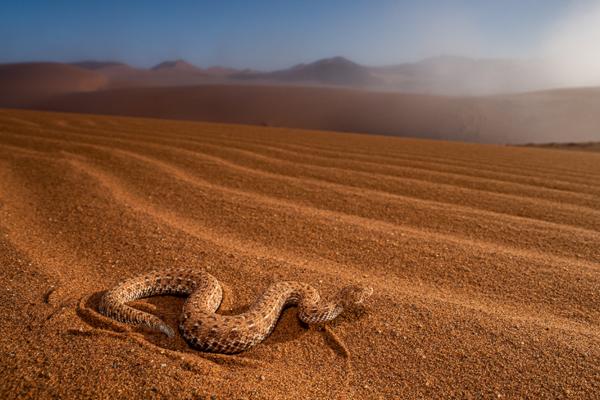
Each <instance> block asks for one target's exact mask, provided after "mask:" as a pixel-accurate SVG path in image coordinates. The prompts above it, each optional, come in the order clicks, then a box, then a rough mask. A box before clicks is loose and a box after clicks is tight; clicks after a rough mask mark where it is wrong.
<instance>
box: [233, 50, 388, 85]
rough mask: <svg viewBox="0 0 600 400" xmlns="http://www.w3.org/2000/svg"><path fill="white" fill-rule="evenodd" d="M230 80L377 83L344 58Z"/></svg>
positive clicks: (333, 58)
mask: <svg viewBox="0 0 600 400" xmlns="http://www.w3.org/2000/svg"><path fill="white" fill-rule="evenodd" d="M232 78H234V79H241V80H259V81H278V82H288V83H310V84H325V85H339V86H369V85H375V84H377V83H378V82H379V80H378V79H377V78H376V77H374V76H373V75H372V74H371V72H370V71H369V69H368V68H367V67H363V66H362V65H359V64H357V63H355V62H352V61H350V60H348V59H346V58H344V57H332V58H325V59H322V60H318V61H315V62H313V63H310V64H298V65H296V66H294V67H291V68H289V69H284V70H279V71H273V72H262V73H261V72H246V73H244V72H242V73H239V74H234V75H233V76H232Z"/></svg>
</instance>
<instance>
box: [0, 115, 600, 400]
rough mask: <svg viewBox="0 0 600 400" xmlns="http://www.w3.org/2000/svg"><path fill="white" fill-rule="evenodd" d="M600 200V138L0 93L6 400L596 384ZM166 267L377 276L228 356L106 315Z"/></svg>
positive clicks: (288, 315) (592, 392) (147, 304)
mask: <svg viewBox="0 0 600 400" xmlns="http://www.w3.org/2000/svg"><path fill="white" fill-rule="evenodd" d="M599 199H600V154H597V153H592V152H590V153H583V152H567V151H558V150H548V149H535V148H524V147H523V148H513V147H502V146H491V145H474V144H463V143H450V142H434V141H426V140H413V139H399V138H389V137H379V136H366V135H353V134H339V133H331V132H329V133H327V132H316V131H301V130H292V129H275V128H267V127H249V126H241V125H225V124H210V123H198V122H177V121H164V120H152V119H136V118H124V117H102V116H92V115H84V114H80V115H76V114H59V113H43V112H32V111H16V110H1V111H0V249H1V250H0V263H1V265H2V268H1V269H0V271H1V273H0V283H1V285H2V290H0V296H2V297H1V299H0V317H1V319H2V323H1V324H0V358H1V362H0V398H3V399H12V398H181V399H186V398H187V399H193V398H207V399H210V398H219V399H220V398H225V399H229V398H253V399H274V398H277V399H279V398H281V399H285V398H324V399H331V398H340V399H352V398H354V399H363V398H369V399H370V398H374V399H377V398H451V397H459V398H526V397H529V398H567V397H573V398H592V397H594V396H596V395H597V393H599V392H600V379H599V376H600V329H599V327H600V309H599V306H598V305H599V304H600V233H599V231H600V201H599ZM166 267H189V268H199V269H200V268H206V269H208V270H209V271H210V272H211V273H213V274H214V275H215V276H217V277H218V279H219V280H220V281H222V282H223V283H224V285H225V303H224V304H223V308H224V309H225V310H237V311H240V310H243V309H244V307H246V306H247V305H248V304H250V303H252V302H253V301H254V299H255V298H256V297H257V296H258V295H259V294H260V293H261V292H262V291H263V290H264V289H265V288H266V287H267V286H268V285H269V283H270V282H273V281H277V280H282V279H293V280H301V281H304V282H308V283H310V284H312V285H314V286H316V287H318V288H319V289H320V290H322V291H323V292H324V293H325V294H332V293H334V292H335V291H336V290H337V289H339V288H340V287H342V286H344V285H346V284H349V283H365V284H369V285H372V286H373V287H374V289H375V293H374V295H373V297H372V298H371V299H370V301H369V302H368V303H367V304H366V305H365V306H364V307H362V308H360V309H357V310H354V311H352V312H349V313H347V314H344V315H342V316H341V317H340V318H339V319H337V320H336V321H335V322H334V323H332V324H331V325H330V326H328V327H327V329H325V330H318V329H308V328H307V327H306V326H303V325H302V324H301V323H300V322H298V320H297V318H296V310H295V309H294V308H291V309H289V310H287V311H286V312H285V313H284V315H283V317H282V319H281V321H280V323H279V324H278V326H277V328H276V330H275V332H274V333H273V335H272V336H271V337H269V338H268V339H267V340H266V341H265V342H264V343H262V344H259V345H257V346H256V347H255V348H253V349H251V350H250V351H248V352H245V353H242V354H239V355H235V356H220V355H210V354H203V353H200V352H197V351H194V350H191V349H190V348H189V347H188V346H187V345H186V344H185V343H184V342H183V341H182V339H181V337H179V336H177V337H176V338H175V339H173V340H169V339H167V338H166V337H163V336H161V335H158V334H153V333H149V332H144V331H139V330H136V329H131V328H129V327H127V326H125V325H122V324H118V323H115V322H112V321H110V320H108V319H106V318H103V317H101V316H100V315H99V314H98V313H97V311H96V304H97V300H98V296H99V295H101V293H102V292H103V291H104V290H106V289H107V288H109V287H111V286H112V285H114V284H115V283H117V282H118V281H120V280H122V279H123V278H126V277H131V276H134V275H136V274H140V273H143V272H146V271H149V270H152V269H155V268H166ZM182 302H183V300H182V299H178V298H170V297H165V298H156V299H151V300H145V301H140V302H136V305H137V307H139V308H141V309H144V310H148V311H151V312H154V313H156V314H157V315H159V316H161V317H162V318H165V319H166V320H167V321H168V322H169V323H171V324H172V325H173V326H175V324H176V319H177V315H178V312H179V310H180V308H181V305H182Z"/></svg>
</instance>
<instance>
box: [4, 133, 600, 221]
mask: <svg viewBox="0 0 600 400" xmlns="http://www.w3.org/2000/svg"><path fill="white" fill-rule="evenodd" d="M13 135H17V136H22V135H21V134H13ZM83 136H85V137H89V136H92V135H85V134H83ZM36 137H38V138H39V139H41V140H47V141H48V140H50V141H64V139H60V138H55V137H46V136H44V137H41V136H36ZM92 139H95V138H94V137H93V136H92ZM114 140H117V141H120V142H126V143H127V142H129V143H136V144H139V143H137V142H136V141H131V140H126V139H113V141H114ZM79 143H81V144H82V145H83V144H86V143H89V142H79ZM143 146H145V147H157V148H161V149H164V148H168V149H172V150H174V151H179V152H184V153H186V154H190V155H192V156H194V157H200V155H202V156H203V157H205V158H209V159H211V160H213V161H214V160H219V162H222V163H225V164H226V165H228V166H230V167H234V168H236V169H240V168H241V169H243V170H244V171H246V172H252V173H254V174H266V175H265V176H272V177H275V178H277V177H279V178H281V179H287V180H289V179H292V180H294V179H296V180H298V179H300V178H297V177H295V176H291V175H289V174H279V173H273V172H271V171H265V170H263V169H260V168H251V167H248V166H246V165H240V164H239V163H234V162H232V161H231V160H229V159H224V158H222V157H217V156H214V155H212V154H207V153H206V152H203V151H195V152H191V153H190V152H189V150H187V149H184V148H181V147H177V146H170V145H164V144H162V145H159V144H143ZM209 146H210V145H209ZM236 151H241V150H236ZM298 165H302V164H298ZM398 179H404V178H398ZM304 180H305V181H309V182H313V183H315V184H318V183H319V182H320V183H322V184H326V185H334V186H336V187H341V188H345V189H346V190H347V191H349V192H353V193H355V194H356V190H357V189H358V188H362V190H366V191H368V192H372V193H376V194H377V195H380V196H389V197H392V198H396V199H402V200H410V201H423V202H426V203H430V204H438V203H439V204H448V205H451V206H453V207H454V208H456V209H468V210H471V212H475V213H481V214H484V215H485V214H490V215H496V216H504V217H505V218H522V219H526V220H530V221H532V222H539V223H542V224H551V225H556V226H564V227H568V228H571V229H577V230H582V231H588V232H590V233H597V231H596V230H594V229H590V228H586V227H583V226H578V225H572V224H565V223H562V222H555V221H548V220H543V219H540V218H535V217H533V216H523V215H515V214H508V213H505V212H501V211H494V210H491V209H489V207H487V208H483V207H472V206H468V205H465V204H460V205H459V204H457V203H456V202H441V203H440V202H439V201H437V200H431V199H425V198H422V197H417V196H410V195H407V194H397V193H393V192H388V191H382V190H378V189H372V188H365V187H356V186H349V185H346V184H341V183H338V182H335V181H334V182H332V181H328V180H323V179H319V178H315V177H306V178H304ZM417 181H420V180H417ZM449 187H454V186H453V185H449ZM465 190H470V189H468V188H465ZM471 190H472V189H471ZM496 195H497V196H500V197H502V196H515V197H516V198H523V199H527V197H524V196H516V195H505V194H502V193H497V194H496ZM513 198H514V197H513ZM524 201H526V200H524ZM547 201H550V200H547ZM564 207H565V208H567V209H571V210H572V211H574V212H575V211H580V210H578V209H586V210H588V211H589V212H591V213H594V214H595V213H598V211H597V210H595V209H593V208H588V207H584V206H570V205H564ZM573 209H574V210H573Z"/></svg>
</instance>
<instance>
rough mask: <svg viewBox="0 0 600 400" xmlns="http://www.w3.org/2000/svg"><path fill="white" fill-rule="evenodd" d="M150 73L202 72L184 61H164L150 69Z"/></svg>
mask: <svg viewBox="0 0 600 400" xmlns="http://www.w3.org/2000/svg"><path fill="white" fill-rule="evenodd" d="M150 70H152V71H181V72H203V71H202V69H201V68H198V67H196V66H195V65H193V64H190V63H189V62H187V61H185V60H173V61H164V62H161V63H160V64H158V65H155V66H154V67H152V68H150Z"/></svg>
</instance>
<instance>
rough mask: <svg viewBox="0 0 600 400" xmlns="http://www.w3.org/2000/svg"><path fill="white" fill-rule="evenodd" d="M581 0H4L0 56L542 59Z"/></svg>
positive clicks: (136, 60) (263, 60) (211, 61)
mask: <svg viewBox="0 0 600 400" xmlns="http://www.w3.org/2000/svg"><path fill="white" fill-rule="evenodd" d="M573 3H577V2H576V1H567V0H562V1H561V0H538V1H536V0H502V1H500V0H480V1H476V0H471V1H469V0H447V1H443V0H438V1H432V0H419V1H400V0H397V1H388V0H379V1H377V0H371V1H366V0H364V1H363V0H355V1H351V0H347V1H342V0H329V1H328V0H322V1H318V0H315V1H312V0H298V1H285V0H280V1H276V0H272V1H266V0H265V1H151V0H147V1H111V0H102V1H95V0H79V1H63V0H53V1H49V0H46V1H33V0H19V1H3V2H2V3H1V4H0V62H15V61H33V60H51V61H75V60H82V59H99V60H122V61H125V62H128V63H130V64H132V65H136V66H150V65H153V64H156V63H158V62H160V61H163V60H167V59H175V58H185V59H187V60H189V61H191V62H193V63H195V64H198V65H200V66H210V65H227V66H233V67H249V68H257V69H276V68H281V67H287V66H290V65H293V64H295V63H298V62H304V61H312V60H316V59H319V58H323V57H329V56H334V55H343V56H346V57H348V58H350V59H352V60H355V61H357V62H360V63H363V64H368V65H386V64H394V63H399V62H404V61H412V60H417V59H420V58H423V57H428V56H435V55H440V54H457V55H467V56H479V57H519V58H527V57H532V56H535V55H536V52H537V50H538V49H539V48H540V46H543V44H544V41H545V40H546V38H547V37H548V35H549V32H552V30H553V29H554V27H555V26H557V24H560V22H561V19H563V18H564V16H565V15H567V14H568V13H569V8H570V7H572V5H573Z"/></svg>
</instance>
